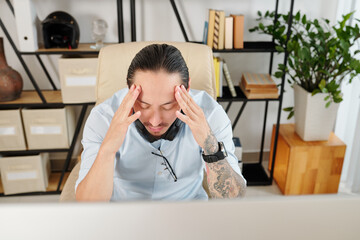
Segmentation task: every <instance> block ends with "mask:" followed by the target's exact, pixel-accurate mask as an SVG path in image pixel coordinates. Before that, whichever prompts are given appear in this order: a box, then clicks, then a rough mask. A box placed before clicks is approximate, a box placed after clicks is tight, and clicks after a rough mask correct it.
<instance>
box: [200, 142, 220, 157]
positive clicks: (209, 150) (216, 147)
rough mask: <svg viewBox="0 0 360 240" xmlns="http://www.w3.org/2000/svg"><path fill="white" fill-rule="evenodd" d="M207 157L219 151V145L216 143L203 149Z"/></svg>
mask: <svg viewBox="0 0 360 240" xmlns="http://www.w3.org/2000/svg"><path fill="white" fill-rule="evenodd" d="M202 149H203V152H204V154H205V155H213V154H214V153H216V152H218V151H219V143H218V142H214V143H212V144H211V145H209V144H207V145H206V147H205V148H202Z"/></svg>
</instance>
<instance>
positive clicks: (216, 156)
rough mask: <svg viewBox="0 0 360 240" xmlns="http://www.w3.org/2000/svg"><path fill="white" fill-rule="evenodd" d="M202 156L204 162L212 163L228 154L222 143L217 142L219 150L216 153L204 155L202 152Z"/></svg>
mask: <svg viewBox="0 0 360 240" xmlns="http://www.w3.org/2000/svg"><path fill="white" fill-rule="evenodd" d="M202 156H203V159H204V161H205V162H207V163H214V162H217V161H219V160H223V159H225V158H226V157H227V156H228V154H227V152H226V149H225V146H224V143H223V142H219V151H217V152H216V153H214V154H212V155H205V154H204V152H203V153H202Z"/></svg>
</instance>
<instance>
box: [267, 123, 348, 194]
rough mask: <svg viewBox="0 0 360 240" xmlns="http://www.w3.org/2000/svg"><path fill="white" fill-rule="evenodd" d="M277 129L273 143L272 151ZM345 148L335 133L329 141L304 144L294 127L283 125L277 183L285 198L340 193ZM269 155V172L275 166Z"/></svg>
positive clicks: (278, 153)
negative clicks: (271, 166) (299, 195)
mask: <svg viewBox="0 0 360 240" xmlns="http://www.w3.org/2000/svg"><path fill="white" fill-rule="evenodd" d="M274 133H275V126H274V127H273V134H272V140H271V147H270V149H271V150H272V149H273V145H274V138H275V137H274V136H275V134H274ZM345 149H346V146H345V144H344V143H343V142H342V141H341V140H340V139H339V138H338V137H337V136H335V134H334V133H331V134H330V137H329V140H328V141H306V142H305V141H303V140H302V139H301V138H300V137H299V136H298V135H297V134H296V133H295V125H294V124H281V125H280V128H279V137H278V143H277V151H276V160H275V166H274V180H275V181H276V183H277V184H278V186H279V188H280V190H281V191H282V193H283V194H285V195H297V194H318V193H337V191H338V187H339V182H340V176H341V170H342V165H343V161H344V156H345ZM272 155H273V154H272V151H271V152H270V161H269V168H270V164H271V162H272V160H271V159H272Z"/></svg>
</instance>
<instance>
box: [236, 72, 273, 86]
mask: <svg viewBox="0 0 360 240" xmlns="http://www.w3.org/2000/svg"><path fill="white" fill-rule="evenodd" d="M241 82H244V83H243V84H244V87H245V89H247V90H249V89H250V88H251V89H252V88H276V89H277V87H276V84H275V82H274V80H273V79H272V78H271V76H270V75H269V74H260V73H249V72H246V73H243V75H242V77H241Z"/></svg>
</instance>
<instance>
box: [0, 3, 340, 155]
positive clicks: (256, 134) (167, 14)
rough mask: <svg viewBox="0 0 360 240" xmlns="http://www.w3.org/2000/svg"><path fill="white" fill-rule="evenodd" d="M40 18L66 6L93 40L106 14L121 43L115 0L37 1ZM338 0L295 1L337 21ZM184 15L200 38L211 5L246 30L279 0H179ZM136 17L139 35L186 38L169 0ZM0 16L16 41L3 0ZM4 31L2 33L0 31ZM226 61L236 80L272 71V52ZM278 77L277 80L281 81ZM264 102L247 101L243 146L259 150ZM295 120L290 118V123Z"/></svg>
mask: <svg viewBox="0 0 360 240" xmlns="http://www.w3.org/2000/svg"><path fill="white" fill-rule="evenodd" d="M33 2H34V4H35V5H36V9H37V12H38V15H39V18H40V20H43V19H44V18H45V17H46V16H47V15H48V14H50V13H51V12H53V11H55V10H63V11H66V12H68V13H70V14H71V15H72V16H74V17H75V19H76V20H77V22H78V23H79V26H80V31H81V34H80V41H81V42H92V39H91V21H92V20H93V19H95V18H103V19H105V20H106V21H107V22H108V24H109V32H108V34H107V36H106V39H105V41H106V42H117V40H118V38H117V26H116V24H117V16H116V14H117V12H116V1H115V0H103V1H96V0H77V1H70V0H63V1H56V0H47V1H45V0H33ZM289 2H290V1H288V0H282V1H280V6H279V11H280V12H286V11H288V9H289V8H290V3H289ZM337 2H338V0H316V1H314V0H297V1H295V9H294V10H295V11H297V10H301V11H302V12H304V13H306V14H308V16H309V17H316V18H323V17H325V18H328V19H330V21H332V22H334V21H335V19H336V12H337V11H336V8H337ZM176 3H177V5H178V9H179V12H180V15H181V16H182V18H183V20H184V25H185V28H186V30H187V33H188V37H189V39H190V40H195V41H201V40H202V34H203V25H204V21H205V20H207V12H208V9H209V8H215V9H223V10H225V13H226V14H227V15H228V14H230V13H233V14H239V13H242V14H244V15H245V29H249V28H251V27H253V26H255V25H256V21H255V20H254V19H255V18H256V12H257V11H258V10H260V11H266V10H273V9H274V7H275V0H273V1H269V0H252V1H249V0H226V1H218V0H216V1H215V0H209V1H206V0H198V1H191V0H181V1H179V0H178V1H176ZM123 9H124V29H125V42H129V41H130V39H131V35H130V7H129V1H128V0H127V1H126V0H125V1H124V4H123ZM136 10H137V15H136V21H137V40H138V41H141V40H169V41H184V38H183V36H182V33H181V30H180V28H179V25H178V23H177V20H176V17H175V14H174V13H173V10H172V8H171V4H170V2H169V1H168V0H152V1H149V0H148V1H146V0H137V1H136ZM0 16H1V18H2V20H3V21H4V22H5V25H6V26H7V28H8V30H9V31H10V33H11V35H12V37H13V39H14V40H15V41H16V42H17V37H16V29H15V21H14V18H13V16H12V14H11V12H10V10H9V8H8V7H7V4H6V3H5V1H0ZM0 36H4V34H3V32H2V30H0ZM244 40H245V41H251V40H253V41H255V40H270V38H269V37H267V36H262V35H258V34H255V33H249V32H248V31H245V33H244ZM5 52H6V57H7V61H8V63H9V65H10V66H12V67H13V68H14V69H16V70H18V71H19V72H20V73H21V75H22V77H23V79H24V89H32V85H31V83H30V81H29V79H28V77H27V76H26V74H25V72H24V70H23V69H22V66H21V64H20V63H19V61H18V59H17V57H16V55H15V54H14V52H13V50H12V49H11V46H10V44H9V43H8V42H7V40H5ZM221 56H222V57H223V58H225V60H226V62H227V63H228V66H229V69H230V73H231V75H232V78H233V80H235V82H236V83H238V82H239V80H240V77H241V74H242V72H244V71H254V72H268V64H269V58H270V54H262V53H261V54H245V53H244V54H236V53H228V54H221ZM57 58H58V56H42V59H43V60H44V61H45V64H46V66H48V70H49V71H50V74H51V75H52V77H53V79H54V81H55V82H56V85H57V86H58V87H59V86H60V84H59V79H58V76H57V75H58V72H57ZM25 59H26V62H27V63H28V64H29V66H30V69H31V71H32V73H33V74H34V77H35V78H36V79H37V81H38V83H39V85H40V87H41V88H43V89H50V88H51V86H50V84H49V83H48V82H47V79H46V77H45V75H44V73H43V72H42V71H41V69H40V66H39V64H38V63H37V61H36V59H35V57H33V56H25ZM282 61H283V60H282V56H281V55H280V56H276V57H275V62H274V70H273V72H275V69H276V66H277V63H279V62H282ZM277 81H278V82H279V80H277ZM285 89H286V93H285V95H284V101H283V107H286V106H292V104H293V93H292V89H291V88H289V86H288V85H286V88H285ZM240 106H241V103H234V104H233V106H232V107H231V109H230V113H229V116H230V118H231V119H232V120H233V119H234V117H235V116H236V113H237V111H238V110H239V108H240ZM264 106H265V103H248V105H247V106H246V108H245V110H244V112H243V115H242V117H241V118H240V121H239V122H238V126H237V128H236V129H235V133H234V135H236V136H240V139H241V141H242V144H243V147H244V151H246V152H249V151H258V150H259V147H260V140H261V133H262V124H263V109H264ZM277 106H278V105H277V103H271V104H270V105H269V114H268V124H267V128H266V144H265V148H266V149H269V147H270V139H271V129H272V124H274V123H275V122H276V115H277ZM286 117H287V116H286V113H284V112H282V116H281V122H282V123H286V122H288V121H287V120H286ZM292 121H293V120H291V122H292Z"/></svg>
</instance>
